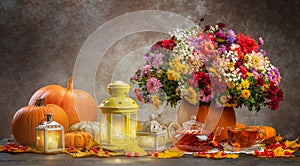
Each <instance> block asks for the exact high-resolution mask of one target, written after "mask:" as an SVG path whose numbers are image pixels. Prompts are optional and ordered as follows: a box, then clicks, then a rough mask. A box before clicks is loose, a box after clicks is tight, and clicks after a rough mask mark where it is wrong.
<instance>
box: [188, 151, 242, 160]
mask: <svg viewBox="0 0 300 166" xmlns="http://www.w3.org/2000/svg"><path fill="white" fill-rule="evenodd" d="M194 156H195V157H203V158H214V159H223V158H230V159H236V158H238V157H239V155H238V154H227V153H224V152H223V151H218V152H217V153H208V154H207V153H205V154H201V153H199V154H194Z"/></svg>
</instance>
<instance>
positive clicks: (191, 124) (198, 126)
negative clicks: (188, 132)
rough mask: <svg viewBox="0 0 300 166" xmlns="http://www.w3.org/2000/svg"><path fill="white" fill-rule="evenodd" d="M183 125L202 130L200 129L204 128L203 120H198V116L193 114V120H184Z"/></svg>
mask: <svg viewBox="0 0 300 166" xmlns="http://www.w3.org/2000/svg"><path fill="white" fill-rule="evenodd" d="M182 126H183V127H184V128H190V129H197V130H200V129H203V126H204V124H203V123H201V122H198V121H196V116H195V115H192V116H191V120H189V121H186V122H184V123H183V124H182Z"/></svg>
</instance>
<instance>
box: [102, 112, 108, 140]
mask: <svg viewBox="0 0 300 166" xmlns="http://www.w3.org/2000/svg"><path fill="white" fill-rule="evenodd" d="M100 122H101V123H100V132H101V137H100V139H101V142H103V143H108V129H109V128H108V125H110V124H109V123H108V122H107V114H101V117H100Z"/></svg>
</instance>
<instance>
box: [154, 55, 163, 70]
mask: <svg viewBox="0 0 300 166" xmlns="http://www.w3.org/2000/svg"><path fill="white" fill-rule="evenodd" d="M162 63H163V59H162V53H159V54H157V55H156V56H155V57H154V58H153V61H152V64H153V66H154V67H156V68H159V65H161V64H162Z"/></svg>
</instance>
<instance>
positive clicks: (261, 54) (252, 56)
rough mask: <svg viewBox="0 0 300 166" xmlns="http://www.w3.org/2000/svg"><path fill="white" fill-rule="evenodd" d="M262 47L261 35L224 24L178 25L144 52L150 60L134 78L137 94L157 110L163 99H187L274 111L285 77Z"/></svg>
mask: <svg viewBox="0 0 300 166" xmlns="http://www.w3.org/2000/svg"><path fill="white" fill-rule="evenodd" d="M202 24H203V22H202ZM263 45H264V41H263V39H262V38H261V37H260V38H259V39H258V40H254V39H252V38H251V37H250V35H246V36H245V35H244V34H242V33H239V34H237V35H236V34H235V32H234V31H233V30H230V29H229V30H227V29H226V25H225V24H223V23H219V24H217V25H214V26H204V25H199V26H194V27H192V28H190V29H178V30H176V31H173V32H171V33H170V38H169V39H167V40H163V41H159V42H157V43H155V44H154V45H153V46H152V47H151V49H150V51H149V52H148V53H146V54H145V59H146V64H145V65H143V66H142V67H141V68H140V69H139V70H137V71H136V72H135V74H134V75H133V77H132V78H131V82H132V83H133V84H136V85H137V87H136V88H134V89H133V91H134V94H135V96H136V98H137V100H138V101H139V102H140V103H150V104H153V106H154V107H155V108H156V109H158V108H159V107H160V106H161V105H162V103H163V102H165V101H166V102H167V103H168V104H171V105H172V106H175V105H176V104H178V102H179V101H181V100H186V101H187V102H189V103H191V104H194V105H196V104H205V105H209V104H211V103H212V102H214V103H215V104H216V105H217V106H218V107H241V106H243V105H244V106H246V107H247V108H248V109H249V110H250V111H252V110H256V111H259V110H260V108H261V106H268V107H269V108H270V109H271V110H276V109H278V107H279V102H280V101H282V100H283V92H282V90H281V89H279V88H278V85H279V83H280V79H281V76H280V73H279V71H278V68H276V67H275V66H273V65H272V64H271V63H270V60H269V58H268V57H267V56H266V52H265V51H264V50H263V49H262V48H261V47H262V46H263Z"/></svg>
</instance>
